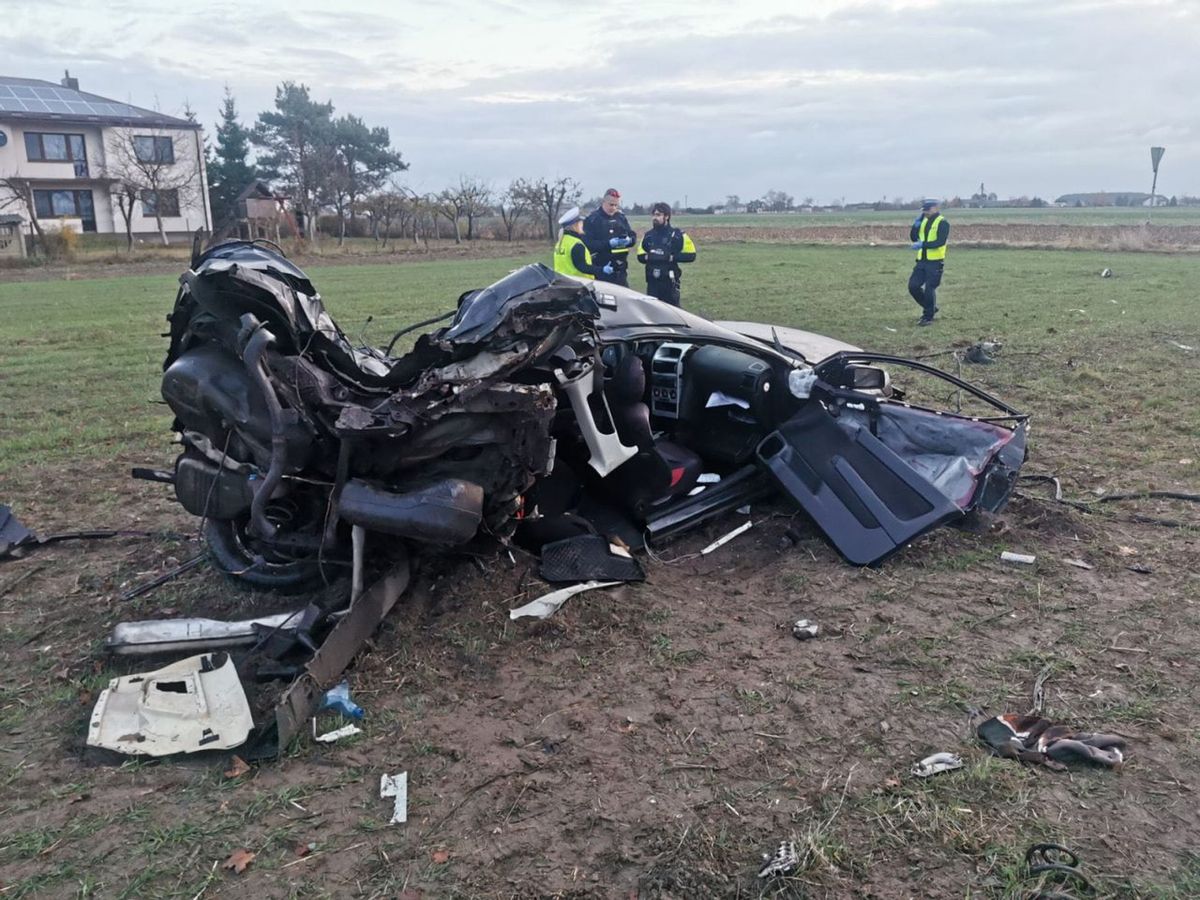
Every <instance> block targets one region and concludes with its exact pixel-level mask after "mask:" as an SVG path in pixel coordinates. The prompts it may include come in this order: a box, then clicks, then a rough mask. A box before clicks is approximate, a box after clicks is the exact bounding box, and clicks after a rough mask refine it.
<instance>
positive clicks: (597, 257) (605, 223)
mask: <svg viewBox="0 0 1200 900" xmlns="http://www.w3.org/2000/svg"><path fill="white" fill-rule="evenodd" d="M615 237H627V238H629V239H630V241H631V243H630V244H629V247H628V248H621V249H627V250H628V251H629V252H628V253H619V252H618V253H613V248H612V247H610V246H609V244H608V242H609V241H610V240H611V239H612V238H615ZM583 239H584V241H585V242H587V245H588V249H589V250H591V251H592V261H593V262H594V263H595V264H596V265H597V266H600V267H602V268H603V266H604V264H605V263H609V262H611V263H612V264H613V265H614V266H616V267H617V268H623V267H624V266H625V265H626V264H627V261H628V259H629V253H633V252H634V247H636V246H637V232H636V231H634V230H633V228H632V227H630V225H629V220H628V219H627V218H625V213H623V212H618V213H617V214H616V215H613V216H610V215H607V214H606V213H605V212H604V209H603V208H597V209H594V210H592V211H591V212H590V213H588V216H587V218H586V219H584V220H583Z"/></svg>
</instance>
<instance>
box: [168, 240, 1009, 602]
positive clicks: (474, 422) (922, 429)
mask: <svg viewBox="0 0 1200 900" xmlns="http://www.w3.org/2000/svg"><path fill="white" fill-rule="evenodd" d="M445 319H449V323H448V324H446V325H444V326H443V327H440V328H437V329H436V330H432V331H429V332H428V333H425V334H422V335H420V337H418V338H417V339H416V341H415V344H414V346H413V347H412V349H411V350H410V351H409V352H407V353H404V354H402V355H398V356H393V355H391V354H390V352H389V351H390V349H391V348H390V347H389V348H388V350H383V349H380V348H375V347H367V346H356V345H355V344H354V343H353V342H351V340H350V339H349V338H348V337H347V336H346V334H345V333H344V332H343V331H342V330H341V329H340V328H338V326H337V325H336V324H335V322H334V321H333V319H332V318H331V317H330V315H329V313H328V312H327V311H326V309H325V306H324V304H323V302H322V300H321V297H320V295H319V294H318V292H317V290H316V288H315V287H314V286H313V284H312V282H311V281H310V280H309V278H308V276H306V275H305V274H304V272H302V271H301V270H300V269H299V268H297V267H296V266H295V265H294V264H293V263H292V262H290V261H289V260H287V259H286V258H285V257H284V256H283V255H282V254H281V253H279V252H276V250H275V249H272V247H271V246H268V245H266V244H264V243H262V242H241V241H233V242H227V243H223V244H219V245H217V246H215V247H212V248H210V249H208V250H207V251H205V252H202V253H201V252H198V251H197V252H196V253H194V254H193V260H192V264H191V267H190V268H189V270H188V271H187V272H185V273H184V275H183V276H182V278H181V286H180V290H179V293H178V296H177V298H176V301H175V306H174V310H173V312H172V313H171V315H170V323H171V329H170V338H171V340H170V349H169V352H168V354H167V358H166V362H165V366H164V373H163V381H162V394H163V397H164V399H165V400H166V402H167V403H168V404H169V406H170V408H171V409H172V411H173V412H174V414H175V422H174V428H175V430H176V432H177V433H178V436H179V441H180V444H181V446H182V452H181V453H180V455H179V457H178V459H177V460H176V462H175V466H174V470H173V471H172V472H170V473H160V477H161V480H165V481H170V482H171V483H173V485H174V490H175V495H176V497H177V498H178V500H179V502H180V504H182V506H183V507H184V508H185V509H186V510H187V511H188V512H189V513H191V514H192V515H195V516H198V517H200V518H201V519H203V522H204V532H205V535H206V538H207V542H208V546H209V548H210V552H211V554H212V558H213V561H214V562H215V564H216V565H217V567H218V568H220V569H221V570H222V571H223V572H225V573H226V574H227V575H229V576H231V577H233V578H235V579H237V580H240V581H242V582H245V583H246V584H248V585H251V586H254V587H258V588H269V589H282V590H292V589H300V588H303V587H306V586H309V585H311V584H312V583H313V582H314V581H315V580H317V579H319V578H321V577H322V576H323V575H324V577H326V578H328V577H330V574H331V573H332V574H337V573H338V572H339V571H345V567H347V566H349V567H352V568H353V570H354V576H355V580H356V583H357V584H361V564H362V558H363V552H364V550H363V548H364V547H365V545H366V543H367V541H371V542H374V543H375V544H376V546H377V547H378V548H380V549H383V548H385V547H387V546H388V545H394V544H396V543H397V542H400V543H403V544H405V545H408V546H413V547H450V546H455V545H461V544H464V543H466V542H468V541H471V540H472V539H474V538H476V537H477V535H487V536H491V537H493V538H495V539H498V540H500V541H502V542H509V541H513V542H516V543H518V544H521V545H523V546H526V547H528V548H530V549H533V550H537V549H539V548H540V547H541V546H543V545H545V544H546V543H548V542H551V541H556V540H560V539H563V538H565V537H570V536H572V535H580V534H584V533H601V534H605V535H609V534H617V535H620V536H621V537H622V538H623V539H624V540H625V541H626V543H628V544H629V545H630V546H632V547H635V548H636V547H639V546H641V545H642V544H643V542H649V543H653V542H654V541H655V540H661V539H664V538H667V537H670V536H672V535H675V534H678V533H680V532H683V531H685V530H687V529H689V528H693V527H695V526H697V525H698V524H700V523H703V522H706V521H708V520H710V519H712V518H713V517H715V516H718V515H721V514H723V513H726V512H728V511H730V510H733V509H735V508H737V507H739V506H742V505H743V504H745V503H747V502H749V501H750V500H756V499H759V498H763V497H767V496H771V495H779V494H782V495H784V496H785V497H790V498H791V499H792V500H793V501H794V502H795V503H796V504H798V505H799V507H800V508H801V509H803V511H804V512H805V513H806V514H807V515H808V517H810V518H811V519H812V521H813V523H815V525H816V527H817V529H819V530H820V532H821V533H822V534H823V535H824V536H825V537H826V538H827V539H828V540H829V542H830V543H831V544H832V545H833V546H834V547H835V548H836V549H837V550H838V551H839V552H840V553H841V554H842V555H843V556H844V557H845V558H846V559H847V560H848V561H849V562H851V563H854V564H858V565H871V564H875V563H878V562H880V561H881V560H883V559H885V558H886V557H887V556H888V555H889V554H891V553H893V552H895V551H896V550H897V549H899V548H901V547H903V546H904V545H905V544H906V543H907V542H909V541H911V540H912V539H913V538H915V537H917V536H919V535H921V534H923V533H925V532H927V531H929V530H930V529H933V528H936V527H938V526H940V525H943V524H947V523H952V522H955V521H957V520H962V519H963V518H964V517H967V516H968V515H970V514H972V513H974V512H976V511H996V510H998V509H1000V508H1001V507H1002V506H1003V505H1004V503H1005V502H1006V501H1007V499H1008V497H1009V494H1010V492H1011V491H1012V488H1013V485H1014V482H1015V479H1016V477H1017V473H1018V471H1019V469H1020V467H1021V465H1022V462H1023V461H1024V457H1025V442H1026V431H1027V417H1026V416H1025V415H1023V414H1021V413H1020V412H1018V411H1017V410H1015V409H1013V408H1012V407H1010V406H1009V405H1008V404H1006V403H1004V402H1003V401H1001V400H999V399H996V398H995V397H992V396H990V395H989V394H987V393H986V392H984V391H982V390H981V389H979V388H977V387H974V386H972V385H970V384H968V383H967V382H965V381H962V380H961V379H959V378H956V377H955V376H953V375H951V374H949V373H946V372H942V371H940V370H938V369H935V368H933V367H931V366H927V365H924V364H923V363H920V362H918V361H913V360H905V359H902V358H898V357H893V356H888V355H885V354H878V353H869V352H864V351H862V350H859V349H857V348H854V347H851V346H849V345H846V344H841V343H839V342H837V341H834V340H832V339H829V338H823V337H821V336H819V335H814V334H810V333H807V332H802V331H798V330H795V329H789V328H782V327H771V326H768V325H762V324H757V323H748V322H712V321H709V320H707V319H704V318H702V317H701V316H698V315H695V314H693V313H690V312H687V311H685V310H682V309H679V308H676V307H672V306H669V305H667V304H664V303H661V302H658V301H656V300H654V299H652V298H650V297H647V296H645V295H642V294H640V293H638V292H636V291H633V290H630V289H628V288H622V287H618V286H614V285H610V284H603V283H599V282H584V281H579V280H575V279H571V278H568V277H564V276H560V275H556V274H555V273H554V272H552V271H551V270H549V269H547V268H546V267H545V266H542V265H537V264H534V265H527V266H525V267H523V268H520V269H517V270H516V271H514V272H512V273H511V274H509V275H508V276H506V277H504V278H502V279H500V280H499V281H497V282H496V283H495V284H492V285H490V286H488V287H485V288H482V289H479V290H472V291H468V292H467V293H464V294H463V295H462V296H461V297H460V298H459V299H458V304H457V308H456V309H455V310H454V311H453V312H452V313H448V314H447V315H446V316H445V317H443V321H444V320H445ZM435 321H436V320H435ZM423 324H429V323H423ZM406 330H407V329H406ZM403 333H404V332H401V333H400V334H397V336H396V338H394V339H393V341H392V344H393V345H394V344H395V342H396V339H397V338H399V337H400V336H401V335H402V334H403ZM901 370H907V371H915V372H917V373H920V374H923V375H925V376H929V377H932V378H934V379H935V380H937V381H938V382H939V383H944V384H945V386H946V389H947V390H949V391H951V392H957V393H958V394H959V395H960V397H961V396H963V395H966V396H969V397H970V398H972V399H973V400H974V401H975V402H976V403H977V404H979V405H982V407H983V408H984V412H983V413H982V414H971V415H967V414H965V413H960V412H957V411H950V410H948V409H940V408H934V407H925V406H921V405H918V404H917V403H915V402H912V401H911V400H910V399H907V398H906V395H905V393H904V391H903V390H901V388H900V387H898V385H897V384H896V380H897V379H898V377H899V374H898V373H899V372H900V371H901ZM702 473H710V477H709V478H707V479H704V487H703V489H702V490H699V491H697V488H698V487H699V486H700V485H698V479H700V476H701V475H702ZM713 476H719V479H718V478H716V477H713ZM331 567H332V568H331ZM336 567H342V568H341V569H338V568H336Z"/></svg>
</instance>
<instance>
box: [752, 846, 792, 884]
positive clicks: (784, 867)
mask: <svg viewBox="0 0 1200 900" xmlns="http://www.w3.org/2000/svg"><path fill="white" fill-rule="evenodd" d="M763 862H764V865H763V867H762V868H761V869H759V870H758V877H759V878H774V877H775V876H776V875H790V874H791V873H792V872H794V871H795V870H796V869H797V868H798V867H799V865H800V855H799V854H798V853H797V852H796V842H795V841H780V842H779V847H778V849H776V851H775V855H774V856H769V855H767V854H766V853H764V854H763Z"/></svg>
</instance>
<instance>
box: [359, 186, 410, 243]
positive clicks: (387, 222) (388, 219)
mask: <svg viewBox="0 0 1200 900" xmlns="http://www.w3.org/2000/svg"><path fill="white" fill-rule="evenodd" d="M360 208H361V209H362V211H363V212H364V213H366V215H368V216H369V217H370V219H371V225H372V228H373V230H374V233H375V240H377V241H380V240H381V246H383V247H385V248H386V247H387V242H388V238H389V237H391V235H392V228H393V226H395V227H396V228H397V229H398V230H399V231H400V233H401V234H403V233H404V226H405V222H406V220H407V218H408V216H409V214H410V210H411V209H412V205H411V201H410V199H409V197H408V195H407V194H406V193H405V192H404V191H403V190H402V189H399V188H396V187H390V188H386V189H384V190H382V191H376V192H375V193H374V194H371V195H369V196H368V197H366V198H365V199H363V201H362V202H361V204H360ZM381 233H382V239H381V237H380V235H381Z"/></svg>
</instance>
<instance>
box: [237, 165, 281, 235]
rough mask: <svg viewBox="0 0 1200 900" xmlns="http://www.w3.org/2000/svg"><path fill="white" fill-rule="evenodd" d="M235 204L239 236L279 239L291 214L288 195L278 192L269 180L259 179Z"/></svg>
mask: <svg viewBox="0 0 1200 900" xmlns="http://www.w3.org/2000/svg"><path fill="white" fill-rule="evenodd" d="M234 206H235V210H236V215H237V232H238V237H240V238H243V239H245V240H250V241H252V240H257V239H259V238H269V239H270V240H273V241H275V243H279V237H280V228H281V227H282V226H283V224H284V223H285V222H287V221H288V219H289V218H290V213H289V212H288V198H287V197H285V196H284V195H283V194H277V193H275V192H274V191H273V190H271V186H270V185H269V184H267V183H266V182H265V181H261V180H258V179H256V180H254V181H252V182H250V183H249V184H248V185H246V187H245V188H244V189H243V190H242V192H241V193H240V194H238V195H237V200H236V201H235V203H234ZM292 230H293V232H294V230H295V229H294V228H293V229H292Z"/></svg>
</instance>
